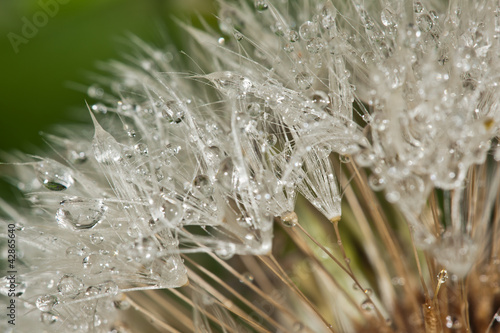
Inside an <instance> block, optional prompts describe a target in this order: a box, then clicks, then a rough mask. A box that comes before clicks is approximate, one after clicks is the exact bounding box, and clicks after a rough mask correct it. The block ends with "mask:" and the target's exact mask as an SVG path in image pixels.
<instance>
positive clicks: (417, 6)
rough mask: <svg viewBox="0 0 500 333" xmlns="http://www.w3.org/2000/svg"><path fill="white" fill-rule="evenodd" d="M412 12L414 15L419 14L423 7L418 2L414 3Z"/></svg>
mask: <svg viewBox="0 0 500 333" xmlns="http://www.w3.org/2000/svg"><path fill="white" fill-rule="evenodd" d="M413 10H414V11H415V13H417V14H420V13H422V12H423V11H424V5H423V4H422V3H421V2H420V1H415V2H414V3H413Z"/></svg>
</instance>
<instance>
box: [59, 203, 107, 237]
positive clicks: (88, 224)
mask: <svg viewBox="0 0 500 333" xmlns="http://www.w3.org/2000/svg"><path fill="white" fill-rule="evenodd" d="M107 208H108V207H107V206H106V205H104V203H103V202H102V200H91V199H83V198H70V199H66V200H64V201H62V202H61V208H59V209H58V210H57V212H56V216H55V218H56V221H57V223H58V225H59V226H60V227H62V228H70V229H71V228H72V229H78V230H84V229H92V228H93V227H94V226H95V225H96V224H97V223H99V222H100V221H102V219H103V218H104V214H105V212H106V210H107Z"/></svg>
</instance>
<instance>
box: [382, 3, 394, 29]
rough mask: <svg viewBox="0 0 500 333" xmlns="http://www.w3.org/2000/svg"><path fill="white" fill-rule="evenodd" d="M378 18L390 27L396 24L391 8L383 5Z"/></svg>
mask: <svg viewBox="0 0 500 333" xmlns="http://www.w3.org/2000/svg"><path fill="white" fill-rule="evenodd" d="M380 19H381V20H382V24H383V25H385V26H386V27H392V26H394V25H396V17H395V15H394V12H393V10H392V9H391V8H389V7H385V8H384V9H383V10H382V13H381V14H380Z"/></svg>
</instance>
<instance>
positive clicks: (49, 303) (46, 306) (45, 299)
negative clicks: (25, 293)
mask: <svg viewBox="0 0 500 333" xmlns="http://www.w3.org/2000/svg"><path fill="white" fill-rule="evenodd" d="M57 303H58V300H57V298H56V297H55V296H54V295H43V296H40V297H38V298H37V300H36V307H37V308H38V310H40V311H42V312H49V311H52V309H53V308H54V306H55V305H57Z"/></svg>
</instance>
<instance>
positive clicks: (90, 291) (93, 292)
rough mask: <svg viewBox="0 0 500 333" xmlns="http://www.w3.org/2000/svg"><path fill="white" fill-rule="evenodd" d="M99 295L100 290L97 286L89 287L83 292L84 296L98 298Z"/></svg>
mask: <svg viewBox="0 0 500 333" xmlns="http://www.w3.org/2000/svg"><path fill="white" fill-rule="evenodd" d="M100 293H101V290H100V289H99V287H97V286H90V287H88V288H87V290H85V296H87V297H94V296H98V295H99V294H100Z"/></svg>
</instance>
